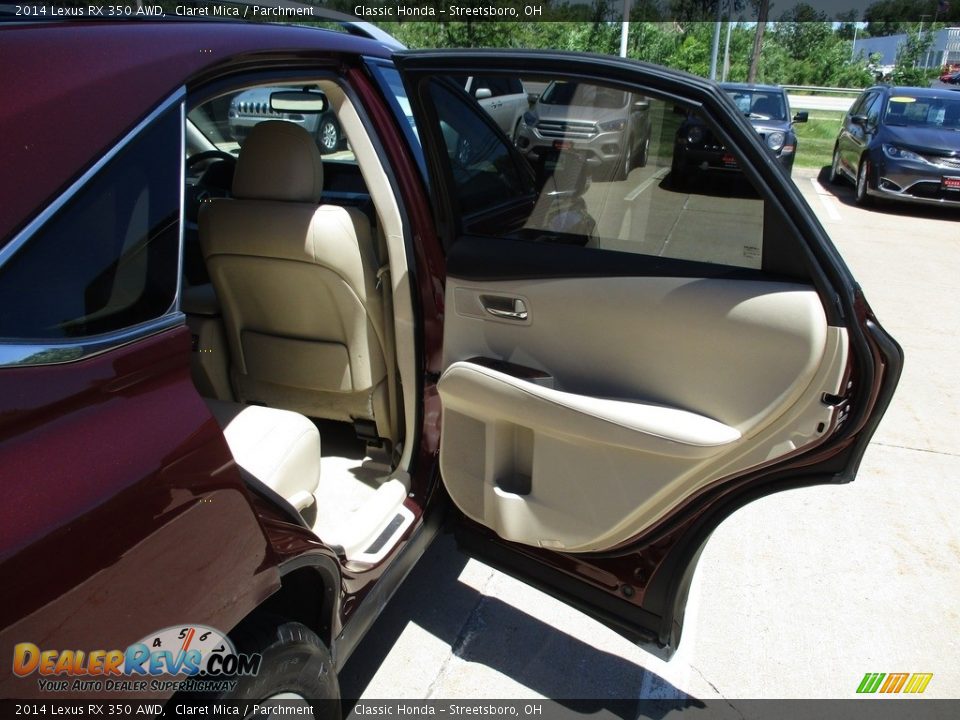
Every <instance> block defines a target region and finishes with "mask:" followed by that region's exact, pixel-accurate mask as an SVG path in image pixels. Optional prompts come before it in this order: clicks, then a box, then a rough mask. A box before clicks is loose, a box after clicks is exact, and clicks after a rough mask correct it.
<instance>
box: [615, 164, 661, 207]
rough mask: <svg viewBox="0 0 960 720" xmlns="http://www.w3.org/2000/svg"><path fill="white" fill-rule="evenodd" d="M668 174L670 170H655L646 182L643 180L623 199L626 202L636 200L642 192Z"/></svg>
mask: <svg viewBox="0 0 960 720" xmlns="http://www.w3.org/2000/svg"><path fill="white" fill-rule="evenodd" d="M668 172H670V168H660V169H659V170H657V171H656V172H655V173H654V174H653V175H651V176H650V177H648V178H647V179H646V180H644V181H643V182H642V183H640V184H639V185H637V186H636V187H635V188H634V189H633V190H631V191H630V193H629V194H628V195H627V196H626V197H624V198H623V199H624V200H626V201H627V202H633V201H634V200H636V199H637V198H638V197H640V194H641V193H642V192H643V191H644V190H646V189H647V188H648V187H650V186H651V185H653V184H654V183H655V182H657V180H660V179H662V178H663V177H665V176H666V174H667V173H668Z"/></svg>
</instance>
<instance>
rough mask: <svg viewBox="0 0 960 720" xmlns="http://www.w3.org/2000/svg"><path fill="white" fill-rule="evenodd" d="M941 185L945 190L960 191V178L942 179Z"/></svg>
mask: <svg viewBox="0 0 960 720" xmlns="http://www.w3.org/2000/svg"><path fill="white" fill-rule="evenodd" d="M940 185H941V187H943V189H944V190H960V177H946V176H944V177H942V178H940Z"/></svg>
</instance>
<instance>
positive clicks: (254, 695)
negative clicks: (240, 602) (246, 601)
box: [223, 620, 342, 720]
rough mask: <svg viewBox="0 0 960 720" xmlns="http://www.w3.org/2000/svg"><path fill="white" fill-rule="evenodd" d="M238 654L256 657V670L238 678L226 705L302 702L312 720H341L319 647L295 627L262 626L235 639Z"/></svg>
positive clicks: (333, 678) (336, 689) (325, 653)
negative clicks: (234, 702)
mask: <svg viewBox="0 0 960 720" xmlns="http://www.w3.org/2000/svg"><path fill="white" fill-rule="evenodd" d="M236 641H237V647H238V650H239V651H240V652H244V653H260V654H261V655H262V656H263V660H262V661H261V663H260V670H259V672H258V673H257V674H256V675H253V676H241V677H239V678H236V679H237V685H236V686H235V687H234V688H233V690H232V691H231V692H229V693H227V694H226V695H225V696H224V698H223V699H224V700H250V701H259V700H268V699H272V700H294V701H296V700H302V701H307V702H309V704H310V705H311V706H312V707H313V716H314V718H316V720H339V719H340V718H341V716H342V712H341V708H340V684H339V681H338V680H337V673H336V671H335V670H334V667H333V660H332V659H331V657H330V652H329V650H327V648H326V646H325V645H324V644H323V641H322V640H321V639H320V638H319V637H317V635H316V633H314V632H313V631H312V630H310V628H308V627H306V626H305V625H301V624H300V623H296V622H283V621H282V620H279V621H278V620H274V621H269V620H265V621H263V622H261V623H259V624H255V625H252V626H248V627H246V628H243V629H241V630H240V631H239V632H238V633H237V638H236Z"/></svg>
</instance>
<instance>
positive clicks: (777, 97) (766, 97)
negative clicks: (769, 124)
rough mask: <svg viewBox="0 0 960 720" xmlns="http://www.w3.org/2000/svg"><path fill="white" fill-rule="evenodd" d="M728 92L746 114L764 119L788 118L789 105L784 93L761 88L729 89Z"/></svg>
mask: <svg viewBox="0 0 960 720" xmlns="http://www.w3.org/2000/svg"><path fill="white" fill-rule="evenodd" d="M727 94H728V95H729V96H730V97H731V98H732V99H733V102H734V104H735V105H736V106H737V107H738V108H739V109H740V112H742V113H743V114H744V115H747V116H749V117H752V118H757V119H762V120H786V119H787V107H786V103H785V102H784V98H783V93H780V92H767V91H759V90H757V91H752V90H727Z"/></svg>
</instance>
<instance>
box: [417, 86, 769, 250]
mask: <svg viewBox="0 0 960 720" xmlns="http://www.w3.org/2000/svg"><path fill="white" fill-rule="evenodd" d="M520 80H521V81H522V84H523V87H524V88H525V89H526V90H527V91H528V92H529V93H531V98H534V97H535V98H536V101H535V102H532V103H529V104H528V103H526V102H525V103H523V107H522V108H521V110H522V112H521V113H520V118H519V124H518V126H517V131H516V134H515V136H512V135H511V134H508V133H503V134H498V133H496V130H495V128H494V127H491V123H489V122H480V121H478V120H476V119H474V118H476V115H477V113H483V112H484V110H483V109H482V107H481V106H480V104H479V103H476V102H475V101H474V102H471V98H469V96H468V95H467V94H466V93H461V95H462V96H463V98H461V99H458V100H456V101H454V98H453V96H452V92H451V91H448V90H446V89H441V88H446V87H447V86H445V85H443V84H442V83H441V82H440V81H439V80H430V81H428V82H429V83H430V88H431V91H430V94H431V96H432V101H433V107H434V111H435V113H436V114H437V116H438V120H439V124H440V131H441V132H442V134H443V137H444V140H445V144H446V159H447V160H448V162H449V166H450V173H451V176H452V179H453V183H454V187H455V190H456V192H457V194H458V196H459V198H460V210H461V231H462V233H463V234H466V235H473V236H476V235H481V236H482V235H490V236H494V237H499V238H512V239H517V240H528V241H535V242H555V243H564V244H574V245H580V246H585V247H589V248H595V249H598V250H613V251H620V252H630V253H638V254H644V255H654V256H664V257H671V258H679V259H685V260H696V261H705V262H711V263H718V264H724V265H731V266H737V267H747V268H759V267H761V256H762V253H763V244H764V242H763V240H764V230H765V223H764V203H763V202H762V201H761V200H760V199H759V196H758V194H757V192H756V191H755V190H754V188H753V187H752V186H751V184H750V183H749V182H748V181H747V179H746V178H745V176H744V175H743V173H742V172H741V171H740V164H741V160H740V158H739V157H737V156H736V155H735V154H734V153H732V152H731V151H729V150H728V149H726V148H724V146H723V145H722V143H720V142H719V141H718V140H717V139H716V138H715V137H714V136H713V134H712V132H711V131H710V130H709V128H708V126H707V125H706V124H705V123H704V122H703V119H702V118H700V117H698V116H696V115H691V116H687V115H686V114H685V113H683V112H678V111H677V110H676V109H675V107H674V105H673V104H672V103H669V102H666V101H664V100H660V99H656V98H653V97H647V96H644V95H640V94H637V93H631V92H629V91H627V90H625V89H623V88H619V87H614V86H607V85H603V84H596V83H588V82H583V81H579V80H577V81H574V80H569V79H567V78H557V79H555V80H553V81H552V82H551V81H545V80H544V79H543V78H520ZM491 119H492V118H491ZM507 122H510V120H508V121H507ZM782 139H783V138H781V140H782ZM511 140H512V142H511ZM517 163H520V164H522V165H525V166H526V167H527V168H528V174H529V175H532V176H533V178H534V181H533V183H534V184H533V186H532V188H529V189H527V188H526V187H525V186H524V184H523V182H522V181H521V179H520V178H521V177H522V175H523V173H522V172H518V171H517V170H516V169H515V165H516V164H517ZM507 201H509V203H508V204H506V205H505V204H504V203H506V202H507Z"/></svg>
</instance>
